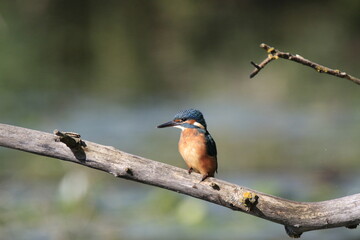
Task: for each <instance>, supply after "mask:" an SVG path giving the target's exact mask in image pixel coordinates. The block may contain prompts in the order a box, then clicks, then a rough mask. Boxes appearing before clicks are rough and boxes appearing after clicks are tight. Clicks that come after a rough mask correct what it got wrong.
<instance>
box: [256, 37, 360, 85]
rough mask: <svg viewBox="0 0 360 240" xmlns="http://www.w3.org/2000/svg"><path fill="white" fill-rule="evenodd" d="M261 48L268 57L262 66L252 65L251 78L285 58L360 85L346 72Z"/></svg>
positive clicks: (265, 46) (359, 81)
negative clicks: (267, 66)
mask: <svg viewBox="0 0 360 240" xmlns="http://www.w3.org/2000/svg"><path fill="white" fill-rule="evenodd" d="M260 47H261V48H263V49H264V50H265V51H267V52H268V57H267V58H265V59H264V60H263V61H262V62H261V63H260V64H256V63H254V62H251V64H252V65H253V66H254V67H255V69H254V70H253V71H252V73H251V74H250V78H253V77H255V76H256V74H258V73H259V72H260V71H261V69H263V68H264V67H265V66H266V65H267V64H268V63H270V62H271V61H272V60H276V59H279V58H283V59H287V60H291V61H294V62H297V63H301V64H303V65H305V66H308V67H311V68H313V69H315V70H316V71H317V72H319V73H327V74H330V75H333V76H335V77H340V78H345V79H348V80H350V81H352V82H354V83H356V84H360V79H359V78H356V77H353V76H351V75H350V74H347V73H346V72H342V71H340V70H338V69H331V68H328V67H325V66H323V65H320V64H318V63H315V62H312V61H310V60H308V59H306V58H303V57H302V56H300V55H298V54H295V55H293V54H291V53H286V52H281V51H279V50H277V49H275V48H273V47H270V46H269V45H267V44H265V43H262V44H260Z"/></svg>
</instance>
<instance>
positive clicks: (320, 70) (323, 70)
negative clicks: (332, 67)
mask: <svg viewBox="0 0 360 240" xmlns="http://www.w3.org/2000/svg"><path fill="white" fill-rule="evenodd" d="M315 69H316V71H318V72H325V73H326V72H328V68H326V67H321V66H316V67H315Z"/></svg>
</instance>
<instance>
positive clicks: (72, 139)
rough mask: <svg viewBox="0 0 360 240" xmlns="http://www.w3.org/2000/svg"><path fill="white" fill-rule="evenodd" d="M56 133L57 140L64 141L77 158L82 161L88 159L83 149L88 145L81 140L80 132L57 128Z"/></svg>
mask: <svg viewBox="0 0 360 240" xmlns="http://www.w3.org/2000/svg"><path fill="white" fill-rule="evenodd" d="M54 134H55V135H56V136H57V138H56V139H55V141H57V142H62V143H64V144H65V145H66V146H68V147H69V148H70V150H71V151H72V152H73V154H74V156H75V157H76V159H78V160H80V161H84V160H85V159H86V154H85V152H84V149H83V148H84V147H86V143H85V142H84V141H83V140H81V138H80V137H81V136H80V134H78V133H74V132H60V131H59V130H57V129H55V130H54Z"/></svg>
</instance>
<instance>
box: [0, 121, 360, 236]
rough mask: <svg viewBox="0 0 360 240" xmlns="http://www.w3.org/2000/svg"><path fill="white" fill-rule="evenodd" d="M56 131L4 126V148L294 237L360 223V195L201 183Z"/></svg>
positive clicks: (0, 139)
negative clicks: (248, 218)
mask: <svg viewBox="0 0 360 240" xmlns="http://www.w3.org/2000/svg"><path fill="white" fill-rule="evenodd" d="M54 133H55V134H49V133H45V132H40V131H35V130H31V129H26V128H21V127H16V126H11V125H5V124H0V146H3V147H7V148H13V149H17V150H21V151H26V152H30V153H34V154H39V155H43V156H47V157H52V158H57V159H60V160H65V161H69V162H73V163H77V164H81V165H83V166H86V167H90V168H94V169H98V170H101V171H104V172H107V173H110V174H112V175H114V176H115V177H119V178H125V179H128V180H132V181H137V182H140V183H145V184H149V185H153V186H157V187H161V188H165V189H168V190H171V191H174V192H178V193H182V194H186V195H188V196H191V197H195V198H199V199H202V200H205V201H208V202H212V203H215V204H218V205H220V206H224V207H227V208H230V209H232V210H236V211H241V212H244V213H247V214H251V215H254V216H257V217H260V218H263V219H266V220H269V221H272V222H276V223H279V224H282V225H284V226H285V229H286V232H287V234H288V235H289V236H291V237H300V235H301V234H302V233H303V232H306V231H311V230H318V229H325V228H335V227H348V228H355V227H356V226H357V225H358V224H359V223H360V194H354V195H351V196H346V197H342V198H338V199H333V200H328V201H323V202H295V201H289V200H286V199H282V198H279V197H275V196H271V195H268V194H265V193H261V192H258V191H256V190H252V189H249V188H246V187H243V186H239V185H235V184H232V183H229V182H225V181H222V180H220V179H216V178H209V179H207V180H206V181H204V182H201V183H199V179H200V178H201V176H200V175H199V174H197V173H192V174H191V175H189V174H188V173H187V171H186V170H185V169H180V168H177V167H174V166H171V165H168V164H165V163H161V162H157V161H153V160H150V159H146V158H143V157H139V156H135V155H132V154H129V153H125V152H123V151H120V150H117V149H115V148H113V147H110V146H104V145H100V144H96V143H93V142H89V141H83V140H81V139H80V135H78V134H76V133H62V132H59V131H57V130H55V132H54Z"/></svg>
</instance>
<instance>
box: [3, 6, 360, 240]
mask: <svg viewBox="0 0 360 240" xmlns="http://www.w3.org/2000/svg"><path fill="white" fill-rule="evenodd" d="M359 12H360V2H359V1H356V0H344V1H319V2H315V1H276V2H275V1H265V0H264V1H220V0H219V1H189V0H183V1H167V0H154V1H146V0H141V1H140V0H135V1H115V0H113V1H95V0H89V1H85V0H81V1H70V0H63V1H61V0H32V1H27V0H16V1H14V0H2V1H1V3H0V53H1V58H0V96H1V98H0V99H1V101H0V112H1V115H0V122H1V123H7V124H11V125H18V126H23V127H27V128H31V129H38V130H41V131H47V132H52V131H53V130H54V129H59V130H63V131H74V132H78V133H80V134H81V135H82V137H83V139H85V140H89V141H93V142H97V143H100V144H104V145H111V146H114V147H116V148H119V149H121V150H123V151H126V152H130V153H133V154H137V155H140V156H143V157H147V158H150V159H154V160H157V161H161V162H165V163H168V164H172V165H176V166H179V167H182V168H185V164H184V162H183V160H182V159H181V157H180V155H179V154H178V152H177V141H178V137H179V131H178V130H175V129H164V130H159V129H156V128H155V126H156V125H158V124H160V123H163V122H165V121H168V120H170V119H171V118H172V117H173V115H174V114H175V113H176V112H177V111H179V110H181V109H184V108H189V107H195V108H198V109H200V110H201V111H202V112H203V113H204V115H205V118H206V120H207V123H208V127H209V131H210V132H211V134H212V135H213V137H214V139H215V140H216V143H217V146H218V152H219V155H218V158H219V165H220V166H219V174H218V175H217V177H218V178H220V179H224V180H227V181H231V182H234V183H237V184H241V185H244V186H247V187H251V188H254V189H256V190H259V191H262V192H266V193H269V194H273V195H277V196H280V197H285V198H288V199H293V200H298V201H320V200H327V199H331V198H336V197H341V196H344V195H349V194H355V193H359V192H360V191H359V189H360V177H359V167H360V161H359V157H360V148H359V146H358V143H359V142H360V126H359V124H358V123H359V119H360V110H359V106H360V97H359V93H360V87H359V86H357V85H355V84H354V83H351V82H350V81H347V80H344V79H340V78H335V77H332V76H329V75H325V74H318V73H316V72H315V71H314V70H312V69H310V68H307V67H304V66H301V65H300V64H295V63H293V62H289V61H285V60H278V61H275V62H273V63H271V64H270V65H268V67H267V68H265V69H264V70H262V71H261V72H260V73H259V74H258V75H257V76H256V77H255V78H254V79H249V74H250V72H251V71H252V70H253V67H252V66H251V65H250V61H255V62H258V63H259V62H261V61H262V60H263V59H264V58H265V57H266V52H265V51H264V50H262V49H260V48H259V47H258V46H259V44H260V43H262V42H265V43H267V44H269V45H271V46H274V47H277V48H278V49H280V50H283V51H289V52H291V53H294V54H295V53H297V54H300V55H302V56H304V57H306V58H308V59H311V60H313V61H315V62H319V63H321V64H323V65H325V66H328V67H332V68H337V69H340V70H343V71H346V72H348V73H350V74H352V75H354V76H357V77H360V70H359V61H358V56H359V54H360V27H359V26H360V14H359ZM0 160H1V161H0V238H1V239H31V240H32V239H56V240H57V239H251V240H252V239H254V240H255V239H267V240H271V239H288V237H287V235H286V234H285V232H284V229H283V227H282V226H281V225H278V224H275V223H271V222H267V221H265V220H262V219H258V218H255V217H252V216H249V215H245V214H241V213H237V212H233V211H231V210H228V209H225V208H222V207H219V206H216V205H213V204H210V203H207V202H203V201H200V200H197V199H192V198H189V197H186V196H182V195H180V194H177V193H173V192H169V191H166V190H162V189H157V188H154V187H150V186H145V185H142V184H138V183H132V182H129V181H125V180H119V179H115V178H114V177H112V176H111V175H108V174H105V173H102V172H99V171H95V170H92V169H87V168H85V167H82V166H78V165H75V164H71V163H67V162H63V161H59V160H55V159H49V158H45V157H41V156H37V155H31V154H28V153H22V152H19V151H15V150H10V149H5V148H1V149H0ZM359 235H360V234H359V230H348V229H345V228H340V229H332V230H323V231H316V232H309V233H305V234H304V235H303V237H302V239H328V240H333V239H334V240H335V239H344V240H352V239H353V240H355V239H359Z"/></svg>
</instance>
